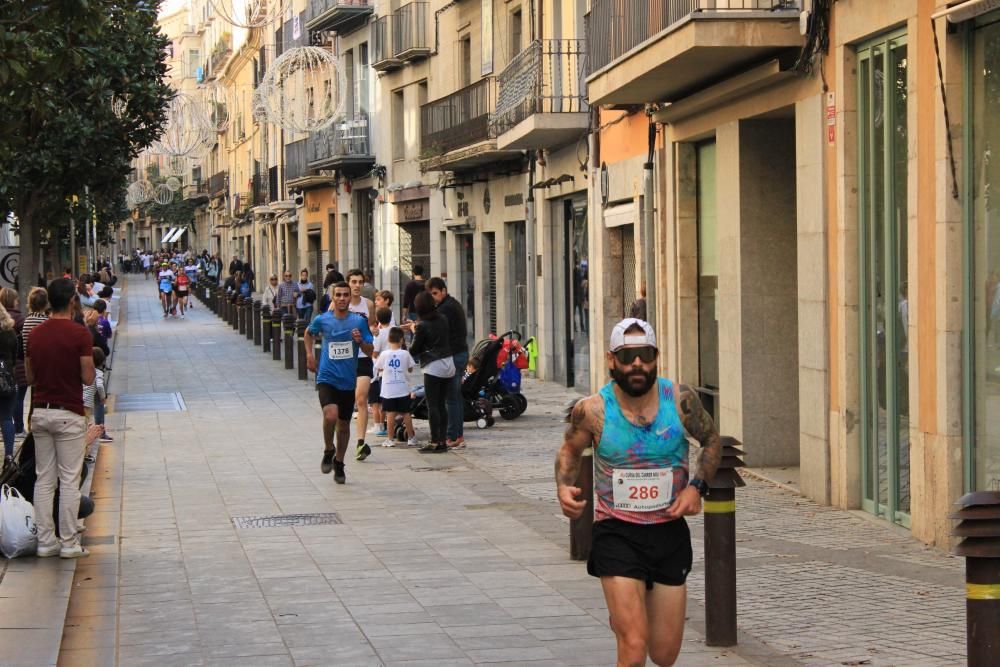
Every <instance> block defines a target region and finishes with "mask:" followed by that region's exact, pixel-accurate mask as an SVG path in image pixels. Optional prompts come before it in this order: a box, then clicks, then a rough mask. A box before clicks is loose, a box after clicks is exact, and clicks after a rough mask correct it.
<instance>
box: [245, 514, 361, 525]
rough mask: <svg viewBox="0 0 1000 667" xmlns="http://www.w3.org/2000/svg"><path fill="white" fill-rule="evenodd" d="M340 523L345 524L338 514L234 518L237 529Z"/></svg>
mask: <svg viewBox="0 0 1000 667" xmlns="http://www.w3.org/2000/svg"><path fill="white" fill-rule="evenodd" d="M339 523H343V522H342V521H341V520H340V517H339V516H338V515H337V514H336V512H326V513H320V514H275V515H273V516H234V517H233V524H234V525H235V526H236V527H237V528H287V527H289V526H327V525H330V524H339Z"/></svg>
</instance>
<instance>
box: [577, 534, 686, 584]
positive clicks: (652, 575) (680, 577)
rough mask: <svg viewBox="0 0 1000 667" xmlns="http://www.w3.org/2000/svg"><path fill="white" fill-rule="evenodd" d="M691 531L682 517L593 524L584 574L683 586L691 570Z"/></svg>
mask: <svg viewBox="0 0 1000 667" xmlns="http://www.w3.org/2000/svg"><path fill="white" fill-rule="evenodd" d="M691 561H692V555H691V532H690V531H689V530H688V525H687V522H686V521H684V518H683V517H681V518H680V519H675V520H674V521H668V522H666V523H657V524H650V525H644V524H637V523H629V522H627V521H620V520H618V519H605V520H603V521H595V522H594V529H593V542H592V545H591V547H590V560H588V561H587V572H588V573H589V574H590V575H591V576H594V577H628V578H629V579H638V580H639V581H643V582H645V583H646V589H647V590H649V589H652V588H653V584H654V583H655V584H664V585H666V586H682V585H683V584H684V582H685V581H686V580H687V576H688V573H689V572H690V571H691Z"/></svg>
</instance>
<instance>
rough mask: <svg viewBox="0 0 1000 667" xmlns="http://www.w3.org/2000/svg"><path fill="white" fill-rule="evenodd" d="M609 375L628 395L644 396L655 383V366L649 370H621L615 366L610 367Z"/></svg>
mask: <svg viewBox="0 0 1000 667" xmlns="http://www.w3.org/2000/svg"><path fill="white" fill-rule="evenodd" d="M611 377H612V379H614V381H615V383H617V384H618V386H619V387H620V388H621V390H622V391H624V392H625V393H626V394H628V395H629V396H644V395H645V394H646V393H647V392H648V391H649V390H650V389H652V388H653V385H654V384H655V383H656V367H655V366H654V367H653V370H651V371H648V372H647V371H644V370H641V369H640V370H631V369H630V370H627V371H623V370H621V369H619V368H618V366H615V367H614V368H612V369H611Z"/></svg>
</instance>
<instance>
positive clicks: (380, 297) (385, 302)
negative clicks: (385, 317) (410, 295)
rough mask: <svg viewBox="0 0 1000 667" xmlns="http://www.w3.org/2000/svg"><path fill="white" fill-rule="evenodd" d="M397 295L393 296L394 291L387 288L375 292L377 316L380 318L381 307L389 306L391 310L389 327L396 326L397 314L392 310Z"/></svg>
mask: <svg viewBox="0 0 1000 667" xmlns="http://www.w3.org/2000/svg"><path fill="white" fill-rule="evenodd" d="M394 300H395V297H393V296H392V292H390V291H389V290H387V289H383V290H379V291H377V292H375V318H376V319H378V311H379V309H380V308H387V309H388V310H389V327H390V328H391V327H394V326H396V314H395V313H393V312H392V302H393V301H394Z"/></svg>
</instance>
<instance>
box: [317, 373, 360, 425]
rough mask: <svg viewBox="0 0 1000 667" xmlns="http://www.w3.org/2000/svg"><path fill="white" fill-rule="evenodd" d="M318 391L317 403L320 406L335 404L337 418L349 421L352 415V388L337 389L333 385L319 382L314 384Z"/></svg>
mask: <svg viewBox="0 0 1000 667" xmlns="http://www.w3.org/2000/svg"><path fill="white" fill-rule="evenodd" d="M316 389H317V390H318V391H319V404H320V405H321V406H322V407H324V408H325V407H326V406H328V405H336V406H337V419H338V420H339V421H345V422H349V421H351V417H353V416H354V390H353V389H337V388H336V387H334V386H333V385H329V384H326V383H324V382H320V383H319V384H317V385H316Z"/></svg>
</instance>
